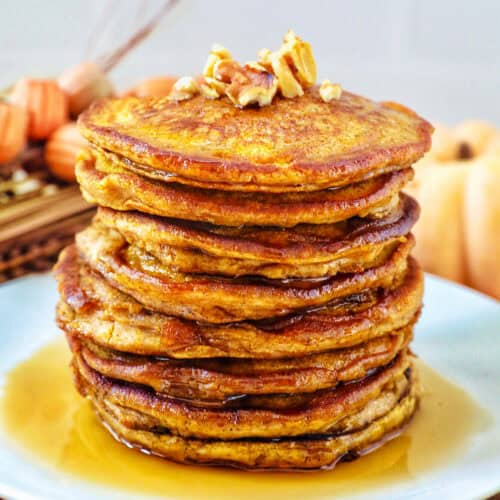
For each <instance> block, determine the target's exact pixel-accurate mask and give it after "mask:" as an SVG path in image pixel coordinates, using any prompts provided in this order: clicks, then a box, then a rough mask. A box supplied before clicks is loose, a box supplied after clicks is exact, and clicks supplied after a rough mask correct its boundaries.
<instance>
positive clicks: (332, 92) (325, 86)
mask: <svg viewBox="0 0 500 500" xmlns="http://www.w3.org/2000/svg"><path fill="white" fill-rule="evenodd" d="M319 95H320V96H321V99H323V101H325V102H330V101H331V100H333V99H340V96H341V95H342V87H341V86H340V85H339V84H338V83H332V82H331V81H330V80H323V82H322V83H321V85H320V87H319Z"/></svg>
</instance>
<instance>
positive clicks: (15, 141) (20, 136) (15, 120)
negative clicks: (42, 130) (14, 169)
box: [0, 101, 28, 164]
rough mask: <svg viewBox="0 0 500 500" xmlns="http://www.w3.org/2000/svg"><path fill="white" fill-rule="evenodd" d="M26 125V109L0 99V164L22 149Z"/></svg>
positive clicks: (9, 159)
mask: <svg viewBox="0 0 500 500" xmlns="http://www.w3.org/2000/svg"><path fill="white" fill-rule="evenodd" d="M27 126H28V113H27V112H26V110H24V109H23V108H20V107H19V106H15V105H13V104H10V103H8V102H1V101H0V164H2V163H8V162H9V161H11V160H13V159H14V158H15V157H16V156H17V155H18V154H19V153H20V152H21V151H22V150H23V148H24V146H25V144H26V128H27Z"/></svg>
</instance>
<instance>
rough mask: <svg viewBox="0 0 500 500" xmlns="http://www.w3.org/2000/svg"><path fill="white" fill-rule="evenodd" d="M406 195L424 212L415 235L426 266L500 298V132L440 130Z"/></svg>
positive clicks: (477, 125) (471, 125)
mask: <svg viewBox="0 0 500 500" xmlns="http://www.w3.org/2000/svg"><path fill="white" fill-rule="evenodd" d="M407 190H408V191H409V192H410V194H412V195H414V196H415V197H416V198H417V199H418V200H419V202H420V205H421V209H422V212H421V217H420V220H419V222H418V223H417V225H416V227H415V230H414V232H415V236H416V238H417V246H416V254H417V257H418V258H419V259H420V261H421V263H422V265H423V267H424V268H425V269H426V270H427V271H429V272H432V273H435V274H439V275H441V276H443V277H445V278H448V279H451V280H454V281H458V282H460V283H463V284H466V285H469V286H471V287H473V288H476V289H478V290H480V291H482V292H484V293H487V294H490V295H492V296H493V297H496V298H498V299H500V131H498V130H496V129H495V128H494V127H492V126H491V125H488V124H486V123H483V122H477V121H469V122H464V123H462V124H461V125H459V126H458V127H456V128H455V129H448V128H446V127H444V126H440V125H438V126H436V132H435V136H434V139H433V146H432V149H431V151H430V152H429V153H428V154H427V155H426V157H425V158H424V159H422V160H421V161H420V162H419V164H417V165H416V168H415V179H414V180H413V181H412V183H411V184H410V186H409V187H408V189H407Z"/></svg>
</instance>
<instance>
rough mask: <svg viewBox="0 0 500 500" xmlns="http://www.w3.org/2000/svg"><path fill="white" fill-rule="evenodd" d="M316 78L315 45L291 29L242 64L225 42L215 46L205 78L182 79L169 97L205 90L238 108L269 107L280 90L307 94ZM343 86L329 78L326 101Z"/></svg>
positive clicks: (184, 96) (207, 94)
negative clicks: (274, 45)
mask: <svg viewBox="0 0 500 500" xmlns="http://www.w3.org/2000/svg"><path fill="white" fill-rule="evenodd" d="M315 81H316V62H315V60H314V55H313V51H312V48H311V45H310V44H309V43H307V42H305V41H304V40H302V39H301V38H299V37H298V36H297V35H296V34H295V33H294V32H293V31H291V30H290V31H289V32H288V33H287V34H286V35H285V37H284V39H283V43H282V45H281V47H280V48H279V49H278V50H277V51H275V52H271V51H270V50H268V49H262V50H261V51H260V52H259V54H258V60H257V61H252V62H249V63H247V64H245V65H243V66H242V65H240V64H239V63H238V62H237V61H235V60H234V59H233V58H232V56H231V53H230V52H229V51H228V50H227V49H226V48H225V47H223V46H222V45H213V46H212V49H211V50H210V54H209V55H208V59H207V62H206V64H205V67H204V69H203V75H202V76H201V80H200V81H199V82H198V83H197V82H196V81H195V80H194V79H193V78H190V79H189V78H187V77H184V78H181V79H180V80H178V81H177V82H176V83H175V85H174V87H173V89H172V92H171V94H170V96H169V98H170V99H171V100H176V101H180V100H184V99H190V98H191V97H193V96H194V95H196V94H198V93H201V94H202V95H203V96H204V97H206V98H207V99H218V98H220V97H223V96H227V97H228V98H229V99H230V100H231V102H232V103H233V104H234V105H235V106H238V107H245V106H249V105H251V104H258V105H259V106H267V105H269V104H271V102H272V100H273V98H274V96H275V95H276V93H277V92H278V91H279V92H280V93H281V95H282V96H283V97H286V98H293V97H297V96H301V95H303V94H304V90H306V89H308V88H310V87H312V86H313V85H314V83H315ZM341 92H342V89H341V88H340V85H338V84H332V83H331V82H329V81H328V80H325V81H324V82H323V84H322V85H321V88H320V94H321V97H322V99H323V100H324V101H326V102H328V101H330V100H332V99H338V98H339V97H340V94H341Z"/></svg>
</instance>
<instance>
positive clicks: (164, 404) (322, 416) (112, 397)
mask: <svg viewBox="0 0 500 500" xmlns="http://www.w3.org/2000/svg"><path fill="white" fill-rule="evenodd" d="M409 364H410V360H409V355H408V354H407V353H405V352H402V353H401V354H399V355H398V357H397V358H396V359H395V360H394V361H393V362H392V363H390V364H389V365H387V366H386V367H384V368H382V369H380V370H377V371H376V372H375V373H374V374H372V375H368V376H367V377H365V378H363V379H361V380H358V381H353V382H350V383H347V384H342V385H340V386H337V387H335V388H334V389H332V390H329V391H319V392H318V393H312V394H309V395H308V396H307V398H304V397H303V398H299V402H298V405H296V406H293V407H290V406H289V405H286V404H285V406H284V408H283V409H281V408H279V406H275V405H273V406H272V407H271V408H266V407H265V408H259V407H256V408H252V407H244V408H235V409H233V408H218V407H215V408H211V407H199V406H194V405H192V404H190V403H187V402H185V401H182V400H180V399H175V398H171V397H168V396H164V395H161V394H157V393H155V392H154V391H152V390H150V389H148V388H146V387H143V386H139V385H133V384H129V383H126V382H121V381H118V380H113V379H110V378H107V377H104V376H102V375H100V374H99V373H98V372H96V371H95V370H93V369H92V368H90V367H89V366H88V365H87V364H86V363H85V361H84V360H83V358H82V357H81V356H79V355H76V356H75V357H74V359H73V365H74V369H75V370H76V371H77V372H78V376H79V377H81V378H82V379H83V386H84V387H86V388H87V389H86V390H85V389H84V391H85V392H88V393H90V394H94V395H95V397H97V398H100V399H104V400H106V401H108V402H109V403H111V404H113V405H116V406H119V407H124V408H126V409H130V410H133V411H134V412H137V413H138V414H139V415H140V416H141V418H142V421H143V423H144V424H145V425H147V426H148V427H156V428H158V427H162V428H167V429H168V430H169V431H170V432H172V433H173V434H178V435H180V436H184V437H196V438H200V439H224V440H225V439H241V438H263V437H264V438H277V437H292V436H300V435H307V434H315V435H316V434H328V433H329V432H331V431H332V429H335V426H336V425H337V424H338V423H339V422H340V421H341V420H343V419H344V418H346V417H348V416H351V415H354V414H356V413H358V412H359V411H361V410H362V409H363V408H364V407H365V406H366V405H367V404H368V403H369V402H370V401H373V400H375V399H377V398H378V397H379V396H380V395H381V394H382V393H383V392H387V391H388V392H390V393H392V394H393V395H394V401H397V400H398V399H399V398H400V397H401V395H402V394H403V393H404V391H405V390H406V387H407V378H406V374H405V371H406V370H407V368H408V367H409ZM282 397H283V398H285V400H286V398H287V396H286V395H283V396H282ZM288 397H291V398H292V401H293V402H294V401H295V398H294V397H293V396H288ZM152 422H153V425H152Z"/></svg>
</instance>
